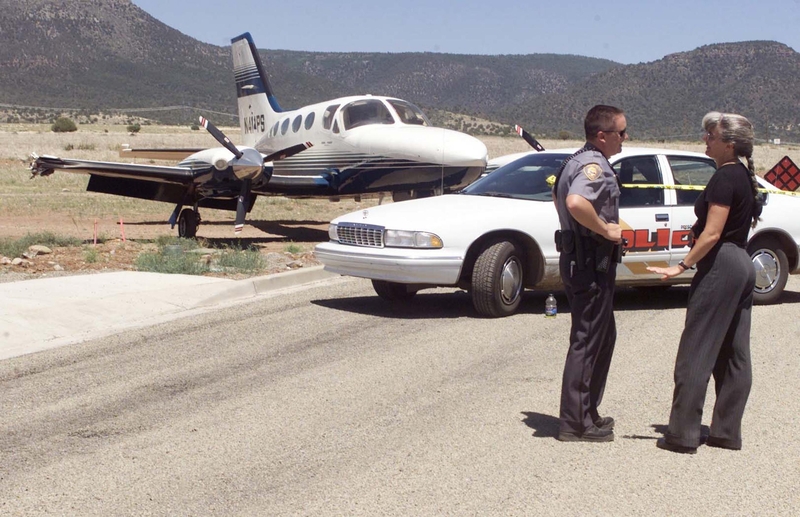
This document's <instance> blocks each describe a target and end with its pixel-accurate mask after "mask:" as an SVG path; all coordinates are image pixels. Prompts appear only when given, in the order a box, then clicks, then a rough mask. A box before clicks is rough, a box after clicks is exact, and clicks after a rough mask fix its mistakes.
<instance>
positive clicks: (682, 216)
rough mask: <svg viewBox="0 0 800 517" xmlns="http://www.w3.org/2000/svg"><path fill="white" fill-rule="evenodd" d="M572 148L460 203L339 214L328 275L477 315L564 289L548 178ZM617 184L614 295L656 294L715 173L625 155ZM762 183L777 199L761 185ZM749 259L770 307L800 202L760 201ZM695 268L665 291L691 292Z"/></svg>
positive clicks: (538, 155) (798, 238) (798, 231)
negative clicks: (457, 294) (645, 290)
mask: <svg viewBox="0 0 800 517" xmlns="http://www.w3.org/2000/svg"><path fill="white" fill-rule="evenodd" d="M574 151H575V150H574V149H567V150H563V149H562V150H552V151H543V152H531V153H527V154H525V155H523V156H522V157H520V158H517V159H515V160H513V161H511V162H509V163H506V164H505V165H503V166H501V167H499V168H498V169H496V170H494V171H493V172H492V173H491V174H488V175H486V176H484V177H482V178H480V179H479V180H477V181H476V182H474V183H473V184H471V185H470V186H468V187H467V188H465V189H464V190H463V191H462V192H460V193H458V194H448V195H444V196H439V197H431V198H424V199H416V200H410V201H403V202H399V203H393V204H388V205H383V206H377V207H373V208H368V209H365V210H361V211H358V212H352V213H350V214H346V215H343V216H341V217H337V218H336V219H334V220H333V221H332V222H331V225H330V230H329V234H330V241H329V242H325V243H321V244H319V245H317V246H316V249H315V254H316V256H317V258H318V259H319V260H320V261H321V262H322V263H323V264H324V265H325V269H326V270H328V271H332V272H335V273H340V274H343V275H351V276H356V277H362V278H369V279H372V284H373V286H374V288H375V291H376V292H377V293H378V295H379V296H381V297H382V298H385V299H389V300H402V299H408V298H411V297H412V296H414V295H415V294H416V293H417V291H419V290H420V289H425V288H429V287H438V286H458V287H461V288H463V289H466V290H468V291H469V292H470V293H471V296H472V300H473V305H474V306H475V309H476V310H477V312H478V313H480V314H481V315H483V316H489V317H499V316H507V315H510V314H513V313H514V312H515V311H516V309H517V307H518V306H519V303H520V296H521V293H522V290H523V289H526V288H527V289H552V288H554V287H555V288H557V287H558V286H559V285H560V278H559V273H558V253H557V252H556V250H555V244H554V242H553V234H554V232H555V230H557V229H558V227H559V224H558V217H557V215H556V210H555V207H554V206H553V200H552V195H551V189H550V185H549V184H548V182H547V178H548V177H550V176H552V175H554V174H555V173H556V172H557V171H558V168H559V166H560V165H561V163H562V162H563V160H564V159H565V158H566V157H568V156H569V155H571V154H572V153H573V152H574ZM610 161H611V164H612V166H613V167H614V169H615V170H616V172H617V173H618V174H619V177H620V180H621V183H622V184H623V188H622V189H621V190H622V193H621V197H620V225H621V226H622V227H623V232H622V235H623V237H624V238H626V239H627V240H628V244H627V246H626V250H627V253H626V255H625V257H624V259H623V263H622V264H620V265H619V267H618V270H617V285H619V286H663V285H664V283H663V282H662V281H661V280H660V276H659V275H655V274H653V273H650V272H649V271H647V269H646V268H647V267H648V266H662V267H666V266H668V265H673V264H677V263H678V262H679V261H680V260H681V259H682V258H683V257H684V256H685V255H686V253H687V252H688V250H689V240H690V229H691V226H692V224H694V222H695V219H696V218H695V215H694V202H695V199H696V198H697V196H698V195H699V194H700V191H701V190H702V188H703V187H704V186H705V185H706V184H707V183H708V180H709V179H710V178H711V175H712V174H713V173H714V170H715V165H714V162H713V160H711V159H710V158H708V157H707V156H705V155H703V154H699V153H692V152H685V151H676V150H666V149H648V148H638V149H637V148H630V149H625V150H624V151H623V152H621V153H620V154H618V155H615V156H613V157H612V158H611V160H610ZM760 181H761V183H762V186H763V187H765V188H769V189H772V190H776V189H775V188H774V187H772V186H771V185H769V184H768V183H766V182H765V181H763V180H760ZM765 201H766V204H765V206H764V211H763V213H762V216H761V218H762V220H761V222H760V223H759V224H758V226H757V227H756V228H755V229H754V230H752V231H751V234H750V239H749V244H748V251H749V253H750V255H751V257H752V258H753V264H754V267H755V268H756V272H757V275H756V287H755V293H754V294H755V302H756V303H770V302H774V301H775V300H777V298H778V297H779V296H780V294H781V293H782V291H783V289H784V286H785V285H786V281H787V277H788V274H789V273H798V272H800V265H799V264H798V263H799V261H798V255H799V253H798V242H800V218H798V217H797V214H798V213H800V198H798V197H793V196H788V195H780V194H766V195H765ZM691 273H692V272H691V271H690V272H687V273H685V274H683V275H681V276H679V277H677V278H675V279H673V280H671V283H673V284H676V283H688V282H689V281H690V280H691V276H692V275H691Z"/></svg>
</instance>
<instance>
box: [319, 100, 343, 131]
mask: <svg viewBox="0 0 800 517" xmlns="http://www.w3.org/2000/svg"><path fill="white" fill-rule="evenodd" d="M337 108H339V105H338V104H332V105H330V106H328V107H327V108H325V113H323V114H322V127H323V128H325V129H330V128H331V124H333V114H334V113H336V110H337Z"/></svg>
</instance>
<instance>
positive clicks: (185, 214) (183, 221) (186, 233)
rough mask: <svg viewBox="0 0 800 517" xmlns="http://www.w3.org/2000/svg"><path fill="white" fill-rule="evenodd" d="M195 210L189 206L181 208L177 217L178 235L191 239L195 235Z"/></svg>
mask: <svg viewBox="0 0 800 517" xmlns="http://www.w3.org/2000/svg"><path fill="white" fill-rule="evenodd" d="M197 222H198V221H197V212H195V211H194V210H192V209H191V208H184V209H183V210H181V215H180V216H179V217H178V237H182V238H184V239H192V238H194V237H195V236H196V235H197Z"/></svg>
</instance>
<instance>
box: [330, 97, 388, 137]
mask: <svg viewBox="0 0 800 517" xmlns="http://www.w3.org/2000/svg"><path fill="white" fill-rule="evenodd" d="M342 119H343V121H344V128H345V130H349V129H353V128H356V127H359V126H366V125H368V124H394V118H392V114H391V113H389V109H388V108H387V107H386V105H385V104H384V103H383V102H381V101H379V100H378V99H364V100H359V101H354V102H351V103H350V104H348V105H347V106H345V107H344V108H342Z"/></svg>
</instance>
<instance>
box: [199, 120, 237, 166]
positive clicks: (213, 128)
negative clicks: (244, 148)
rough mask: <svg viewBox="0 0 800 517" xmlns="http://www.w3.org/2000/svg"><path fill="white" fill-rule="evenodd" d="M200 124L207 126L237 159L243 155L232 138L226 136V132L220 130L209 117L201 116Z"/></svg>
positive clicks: (207, 129)
mask: <svg viewBox="0 0 800 517" xmlns="http://www.w3.org/2000/svg"><path fill="white" fill-rule="evenodd" d="M200 125H201V126H203V127H204V128H206V131H208V132H209V133H211V136H213V137H214V138H215V139H216V141H217V142H219V143H220V144H222V147H224V148H225V149H227V150H228V151H230V152H232V153H233V155H234V156H235V157H236V158H237V159H238V158H241V157H242V152H241V151H240V150H239V149H238V148H237V147H236V146H235V145H233V142H231V139H230V138H228V137H227V136H225V133H223V132H222V131H220V130H219V129H218V128H217V126H215V125H214V124H212V123H211V122H210V121H209V120H208V119H207V118H205V117H200Z"/></svg>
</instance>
